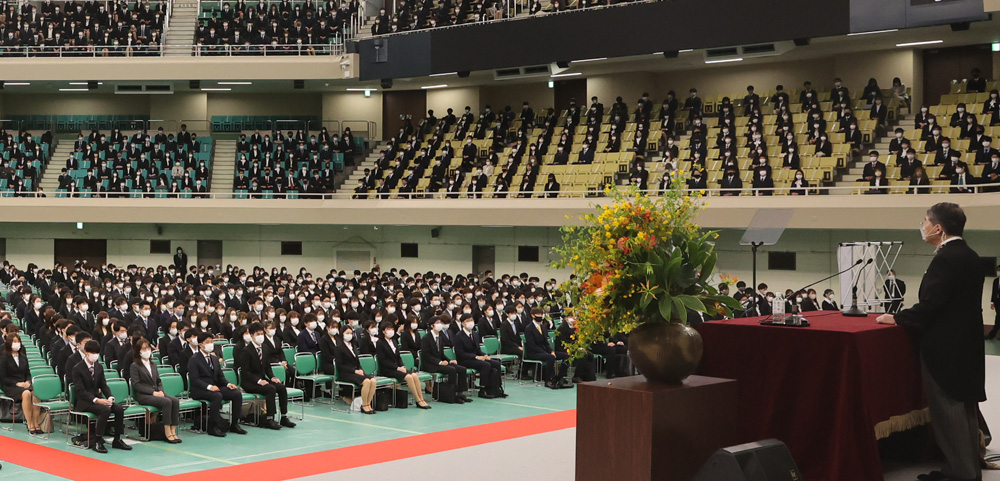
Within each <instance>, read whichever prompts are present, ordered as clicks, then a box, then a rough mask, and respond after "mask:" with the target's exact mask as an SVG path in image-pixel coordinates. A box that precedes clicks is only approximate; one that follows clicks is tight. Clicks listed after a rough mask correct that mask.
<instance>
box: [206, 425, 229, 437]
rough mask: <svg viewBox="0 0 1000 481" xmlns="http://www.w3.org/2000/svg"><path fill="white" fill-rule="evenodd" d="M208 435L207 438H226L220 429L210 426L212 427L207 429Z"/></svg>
mask: <svg viewBox="0 0 1000 481" xmlns="http://www.w3.org/2000/svg"><path fill="white" fill-rule="evenodd" d="M208 435H209V436H215V437H217V438H224V437H226V433H225V432H223V431H222V430H221V429H219V428H217V427H215V426H212V427H210V428H208Z"/></svg>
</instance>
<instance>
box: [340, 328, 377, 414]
mask: <svg viewBox="0 0 1000 481" xmlns="http://www.w3.org/2000/svg"><path fill="white" fill-rule="evenodd" d="M353 341H354V329H353V328H351V326H344V330H343V331H342V333H341V335H340V338H339V339H338V340H337V347H336V350H335V351H334V354H335V356H334V358H335V362H336V365H337V380H339V381H342V382H349V383H351V384H356V385H358V386H361V412H363V413H365V414H375V409H373V408H372V399H374V398H375V379H374V378H372V377H371V376H367V375H365V372H364V371H363V370H362V369H361V362H360V361H358V352H357V350H355V348H354V344H353ZM349 402H350V401H349Z"/></svg>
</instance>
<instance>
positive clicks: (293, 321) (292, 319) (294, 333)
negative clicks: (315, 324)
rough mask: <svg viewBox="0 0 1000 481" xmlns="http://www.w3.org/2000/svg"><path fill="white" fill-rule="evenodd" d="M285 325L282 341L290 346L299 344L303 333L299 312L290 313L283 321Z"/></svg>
mask: <svg viewBox="0 0 1000 481" xmlns="http://www.w3.org/2000/svg"><path fill="white" fill-rule="evenodd" d="M283 322H284V325H283V326H282V327H283V329H282V330H281V335H282V339H281V341H282V342H283V343H285V344H288V345H290V346H294V345H296V344H298V339H299V333H300V332H302V329H303V327H304V326H303V325H302V323H301V320H300V319H299V313H298V311H295V310H292V311H289V312H288V314H287V317H286V318H285V320H284V321H283Z"/></svg>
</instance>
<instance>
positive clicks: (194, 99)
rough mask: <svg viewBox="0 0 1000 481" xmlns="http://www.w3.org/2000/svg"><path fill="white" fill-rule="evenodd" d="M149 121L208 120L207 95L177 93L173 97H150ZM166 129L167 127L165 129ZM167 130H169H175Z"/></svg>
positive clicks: (201, 93) (200, 93) (202, 93)
mask: <svg viewBox="0 0 1000 481" xmlns="http://www.w3.org/2000/svg"><path fill="white" fill-rule="evenodd" d="M149 118H150V120H206V121H207V120H210V119H209V117H208V94H207V93H205V92H183V93H181V92H177V93H174V94H173V95H151V96H150V98H149ZM165 128H167V127H165ZM175 129H176V127H175V128H174V129H169V130H175Z"/></svg>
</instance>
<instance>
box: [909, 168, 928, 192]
mask: <svg viewBox="0 0 1000 481" xmlns="http://www.w3.org/2000/svg"><path fill="white" fill-rule="evenodd" d="M930 185H931V181H930V180H928V179H927V173H926V172H925V171H924V168H923V167H917V168H916V169H914V170H913V176H912V177H910V186H911V187H910V193H911V194H930V193H931V188H930ZM921 186H926V187H921Z"/></svg>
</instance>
